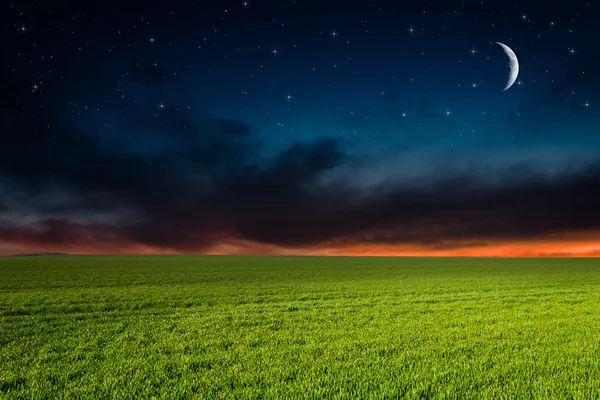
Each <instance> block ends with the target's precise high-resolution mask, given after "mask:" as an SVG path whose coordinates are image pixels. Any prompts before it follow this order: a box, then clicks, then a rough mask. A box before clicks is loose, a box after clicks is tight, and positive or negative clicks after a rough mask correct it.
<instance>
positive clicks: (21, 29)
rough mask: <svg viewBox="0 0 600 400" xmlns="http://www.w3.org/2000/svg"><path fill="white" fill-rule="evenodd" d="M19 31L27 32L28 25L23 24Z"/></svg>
mask: <svg viewBox="0 0 600 400" xmlns="http://www.w3.org/2000/svg"><path fill="white" fill-rule="evenodd" d="M19 31H21V33H25V32H27V27H26V26H25V25H22V26H21V27H20V28H19Z"/></svg>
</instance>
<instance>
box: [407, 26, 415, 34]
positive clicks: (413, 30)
mask: <svg viewBox="0 0 600 400" xmlns="http://www.w3.org/2000/svg"><path fill="white" fill-rule="evenodd" d="M406 31H407V32H408V33H410V34H411V35H412V34H413V33H415V27H414V26H412V25H411V26H409V27H408V29H407V30H406Z"/></svg>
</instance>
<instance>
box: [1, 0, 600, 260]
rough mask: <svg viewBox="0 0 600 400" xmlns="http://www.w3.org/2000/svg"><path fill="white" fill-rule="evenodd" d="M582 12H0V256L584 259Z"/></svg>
mask: <svg viewBox="0 0 600 400" xmlns="http://www.w3.org/2000/svg"><path fill="white" fill-rule="evenodd" d="M599 11H600V6H599V5H597V4H594V3H593V2H591V1H589V0H588V1H579V0H573V1H570V2H564V3H563V4H561V5H559V4H554V3H548V4H546V5H544V6H542V7H540V6H539V5H535V4H533V3H532V2H523V1H517V2H514V1H513V2H505V1H496V2H491V1H487V0H483V1H467V0H465V1H451V0H443V1H442V0H423V1H419V2H399V1H386V0H373V1H337V0H335V1H333V0H332V1H312V0H306V1H302V0H296V1H287V0H278V1H266V0H265V1H260V0H248V1H247V2H244V1H243V0H240V1H238V0H236V1H229V0H223V1H218V2H217V1H215V2H202V1H199V0H196V1H189V0H176V1H152V0H147V1H144V2H140V1H137V0H132V1H127V2H123V1H119V2H117V1H113V0H107V1H102V2H82V1H71V0H46V1H43V0H37V1H33V0H19V1H10V0H8V1H5V2H2V4H0V20H1V22H2V23H1V24H0V29H1V30H2V37H3V41H2V42H3V62H2V63H1V65H0V68H1V71H0V72H1V74H0V89H1V90H0V254H12V253H20V252H33V251H64V252H72V253H205V254H323V255H457V256H596V255H600V213H598V206H600V186H599V184H600V152H599V150H600V132H598V127H599V126H600V124H599V123H600V68H599V67H598V61H599V60H598V59H599V58H600V56H599V55H598V54H599V53H598V51H597V46H598V44H597V38H598V37H600V24H599V23H598V22H599V21H598V15H600V14H599ZM496 42H501V43H504V44H506V45H507V46H509V47H510V48H512V49H513V50H514V52H515V53H516V55H517V57H518V60H519V63H520V73H519V76H518V79H517V81H516V82H515V84H514V85H513V86H512V87H511V88H509V89H508V90H506V91H503V89H504V88H505V86H506V83H507V80H508V75H509V68H508V66H509V59H508V57H507V55H506V54H505V53H504V52H503V50H502V48H501V47H500V46H499V45H498V44H496Z"/></svg>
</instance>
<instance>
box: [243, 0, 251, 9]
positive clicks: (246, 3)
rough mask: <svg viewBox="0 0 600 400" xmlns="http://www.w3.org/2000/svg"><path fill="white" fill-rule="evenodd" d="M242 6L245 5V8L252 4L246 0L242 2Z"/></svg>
mask: <svg viewBox="0 0 600 400" xmlns="http://www.w3.org/2000/svg"><path fill="white" fill-rule="evenodd" d="M242 6H244V8H248V7H249V6H250V3H248V2H247V1H244V2H243V3H242Z"/></svg>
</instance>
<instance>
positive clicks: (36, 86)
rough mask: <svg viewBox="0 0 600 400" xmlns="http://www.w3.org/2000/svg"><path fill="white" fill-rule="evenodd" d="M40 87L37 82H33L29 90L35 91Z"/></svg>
mask: <svg viewBox="0 0 600 400" xmlns="http://www.w3.org/2000/svg"><path fill="white" fill-rule="evenodd" d="M39 88H40V85H38V84H37V82H34V83H33V85H31V91H32V92H33V93H35V92H37V91H38V90H39Z"/></svg>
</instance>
